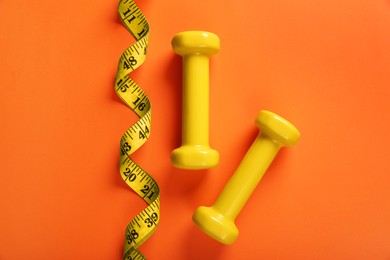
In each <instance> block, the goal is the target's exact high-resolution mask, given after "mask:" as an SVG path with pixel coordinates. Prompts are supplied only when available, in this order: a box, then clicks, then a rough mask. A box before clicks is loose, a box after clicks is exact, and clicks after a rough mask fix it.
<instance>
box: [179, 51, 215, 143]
mask: <svg viewBox="0 0 390 260" xmlns="http://www.w3.org/2000/svg"><path fill="white" fill-rule="evenodd" d="M182 66H183V90H182V91H183V93H182V96H183V97H182V99H183V101H182V102H183V103H182V111H183V112H182V113H183V114H182V144H183V145H199V144H201V145H206V146H207V145H208V143H209V134H208V131H209V56H207V55H204V54H190V55H185V56H183V65H182Z"/></svg>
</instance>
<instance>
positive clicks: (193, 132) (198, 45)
mask: <svg viewBox="0 0 390 260" xmlns="http://www.w3.org/2000/svg"><path fill="white" fill-rule="evenodd" d="M219 47H220V41H219V38H218V36H217V35H215V34H213V33H210V32H204V31H187V32H181V33H178V34H176V35H175V36H174V38H173V39H172V48H173V50H174V51H175V53H177V54H179V55H181V56H182V57H183V65H182V66H183V76H182V78H183V83H182V84H183V94H182V95H183V98H182V99H183V100H182V145H181V147H179V148H177V149H175V150H173V152H172V154H171V161H172V163H173V165H174V166H175V167H178V168H184V169H206V168H211V167H214V166H216V165H217V164H218V163H219V153H218V152H217V151H216V150H214V149H211V148H210V146H209V57H210V56H211V55H213V54H215V53H217V52H218V50H219Z"/></svg>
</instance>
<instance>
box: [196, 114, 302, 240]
mask: <svg viewBox="0 0 390 260" xmlns="http://www.w3.org/2000/svg"><path fill="white" fill-rule="evenodd" d="M256 125H257V127H259V128H260V129H261V134H260V135H259V136H258V137H257V138H256V140H255V141H254V143H253V144H252V146H251V147H250V148H249V150H248V152H247V153H246V155H245V157H244V158H243V160H242V161H241V163H240V165H239V166H238V168H237V170H236V172H235V173H234V175H233V176H232V177H231V179H230V180H229V182H228V183H227V184H226V186H225V187H224V189H223V191H222V193H221V194H220V195H219V197H218V198H217V200H216V202H215V203H214V205H213V206H211V207H204V206H201V207H199V208H197V210H196V211H195V213H194V215H193V221H194V222H195V224H196V225H197V226H199V227H200V229H202V230H203V231H204V232H205V233H206V234H208V235H209V236H211V237H212V238H214V239H215V240H218V241H219V242H221V243H224V244H232V243H234V241H235V240H236V238H237V236H238V229H237V227H236V225H235V223H234V221H235V218H236V217H237V215H238V214H239V212H240V211H241V209H242V207H243V206H244V205H245V203H246V201H247V200H248V198H249V197H250V195H251V194H252V192H253V190H254V189H255V188H256V186H257V184H258V183H259V181H260V180H261V178H262V177H263V176H264V173H265V172H266V170H267V169H268V167H269V165H270V164H271V162H272V160H273V159H274V158H275V156H276V154H277V153H278V151H279V149H280V148H281V147H283V146H291V145H293V144H295V143H296V142H297V141H298V139H299V138H300V133H299V131H298V130H297V129H296V128H295V127H294V126H293V125H292V124H291V123H289V122H288V121H287V120H285V119H283V118H282V117H280V116H278V115H276V114H274V113H272V112H269V111H265V110H263V111H261V112H260V113H259V114H258V116H257V117H256Z"/></svg>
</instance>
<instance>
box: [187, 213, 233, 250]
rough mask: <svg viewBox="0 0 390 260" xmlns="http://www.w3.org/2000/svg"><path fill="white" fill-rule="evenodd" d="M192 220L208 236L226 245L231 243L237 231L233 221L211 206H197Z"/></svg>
mask: <svg viewBox="0 0 390 260" xmlns="http://www.w3.org/2000/svg"><path fill="white" fill-rule="evenodd" d="M192 220H193V221H194V223H195V224H196V225H197V226H198V227H199V228H200V229H201V230H202V231H203V232H204V233H206V234H207V235H208V236H210V237H211V238H213V239H215V240H217V241H219V242H221V243H223V244H226V245H231V244H233V243H234V241H236V238H237V236H238V233H239V232H238V229H237V227H236V225H235V223H234V222H233V221H232V220H231V219H228V218H226V217H225V216H224V215H222V214H221V212H219V211H218V210H216V209H215V208H213V207H204V206H201V207H199V208H197V209H196V211H195V213H194V215H193V216H192Z"/></svg>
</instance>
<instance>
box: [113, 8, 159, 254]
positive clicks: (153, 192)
mask: <svg viewBox="0 0 390 260" xmlns="http://www.w3.org/2000/svg"><path fill="white" fill-rule="evenodd" d="M118 13H119V17H120V19H121V21H122V23H123V24H124V26H125V27H126V28H127V30H128V31H129V32H130V33H131V34H132V35H133V37H134V38H135V40H136V42H135V43H134V44H133V45H131V46H130V47H128V48H127V49H126V50H125V51H124V52H123V53H122V55H121V57H120V59H119V63H118V70H117V74H116V78H115V91H116V93H117V94H118V96H119V97H120V98H121V99H122V101H123V102H124V103H125V104H126V105H127V106H128V107H129V108H130V109H131V110H133V111H134V112H135V113H136V114H137V115H138V117H139V120H138V121H137V122H136V123H135V124H133V125H132V126H131V127H130V128H129V129H127V130H126V132H125V133H124V134H123V136H122V138H121V140H120V162H119V169H120V174H121V176H122V179H123V180H124V181H125V182H126V183H127V185H129V186H130V187H131V188H132V189H133V190H134V191H135V192H136V193H137V194H138V195H139V196H140V197H142V198H143V199H144V200H145V201H146V202H147V203H148V206H147V207H146V208H145V209H144V210H143V211H141V212H140V213H139V214H138V215H137V216H136V217H135V218H134V219H132V220H131V221H130V223H129V224H128V225H127V228H126V234H125V245H124V255H123V259H126V260H134V259H145V257H144V255H143V254H142V253H141V252H139V251H138V249H137V248H138V247H139V246H140V245H141V244H142V243H143V242H144V241H145V240H146V239H148V238H149V236H150V235H151V234H152V233H153V232H154V231H155V229H156V227H157V225H158V223H159V220H160V189H159V187H158V184H157V182H156V181H155V180H154V179H153V178H152V177H151V176H150V175H149V174H148V173H147V172H146V171H145V170H143V169H142V168H141V167H140V166H138V165H137V164H136V163H135V162H134V161H132V160H131V159H130V155H131V154H132V153H133V152H135V151H136V150H137V149H138V148H139V147H141V146H142V145H143V144H144V143H145V142H146V141H147V139H148V138H149V134H150V130H151V111H152V110H151V104H150V101H149V99H148V97H147V96H146V94H145V93H144V91H143V90H142V89H141V88H140V87H139V86H138V85H137V84H136V83H135V82H134V81H133V80H132V79H131V78H130V77H129V73H130V72H132V71H133V70H135V69H137V68H138V67H139V66H140V65H141V64H142V63H143V62H144V61H145V57H146V50H147V46H148V39H149V23H148V21H147V20H146V18H145V16H144V15H143V13H142V12H141V11H140V9H139V8H138V6H137V5H136V4H135V3H134V1H133V0H121V1H120V2H119V5H118Z"/></svg>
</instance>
